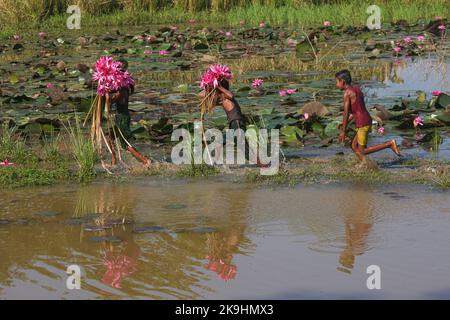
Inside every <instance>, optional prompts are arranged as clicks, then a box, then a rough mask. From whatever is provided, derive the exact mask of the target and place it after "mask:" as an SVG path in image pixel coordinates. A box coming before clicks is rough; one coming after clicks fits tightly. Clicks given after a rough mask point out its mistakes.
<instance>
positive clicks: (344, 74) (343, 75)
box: [336, 69, 352, 84]
mask: <svg viewBox="0 0 450 320" xmlns="http://www.w3.org/2000/svg"><path fill="white" fill-rule="evenodd" d="M336 78H338V79H341V80H344V81H345V83H346V84H351V83H352V75H351V74H350V71H348V70H346V69H345V70H341V71H339V72H338V73H336Z"/></svg>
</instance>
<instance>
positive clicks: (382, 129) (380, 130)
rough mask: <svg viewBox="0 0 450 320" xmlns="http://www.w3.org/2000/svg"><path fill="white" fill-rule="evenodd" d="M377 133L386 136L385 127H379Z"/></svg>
mask: <svg viewBox="0 0 450 320" xmlns="http://www.w3.org/2000/svg"><path fill="white" fill-rule="evenodd" d="M377 131H378V134H381V135H383V134H384V127H379V128H378V130H377Z"/></svg>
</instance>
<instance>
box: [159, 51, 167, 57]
mask: <svg viewBox="0 0 450 320" xmlns="http://www.w3.org/2000/svg"><path fill="white" fill-rule="evenodd" d="M168 54H169V51H167V50H160V51H159V55H160V56H166V55H168Z"/></svg>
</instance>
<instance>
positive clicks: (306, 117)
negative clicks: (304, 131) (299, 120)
mask: <svg viewBox="0 0 450 320" xmlns="http://www.w3.org/2000/svg"><path fill="white" fill-rule="evenodd" d="M303 118H305V120H308V119H309V113H307V112H306V113H305V114H304V115H303Z"/></svg>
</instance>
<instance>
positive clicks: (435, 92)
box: [431, 90, 442, 96]
mask: <svg viewBox="0 0 450 320" xmlns="http://www.w3.org/2000/svg"><path fill="white" fill-rule="evenodd" d="M431 94H432V95H433V96H440V95H441V94H442V92H441V91H438V90H436V91H433V92H432V93H431Z"/></svg>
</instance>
